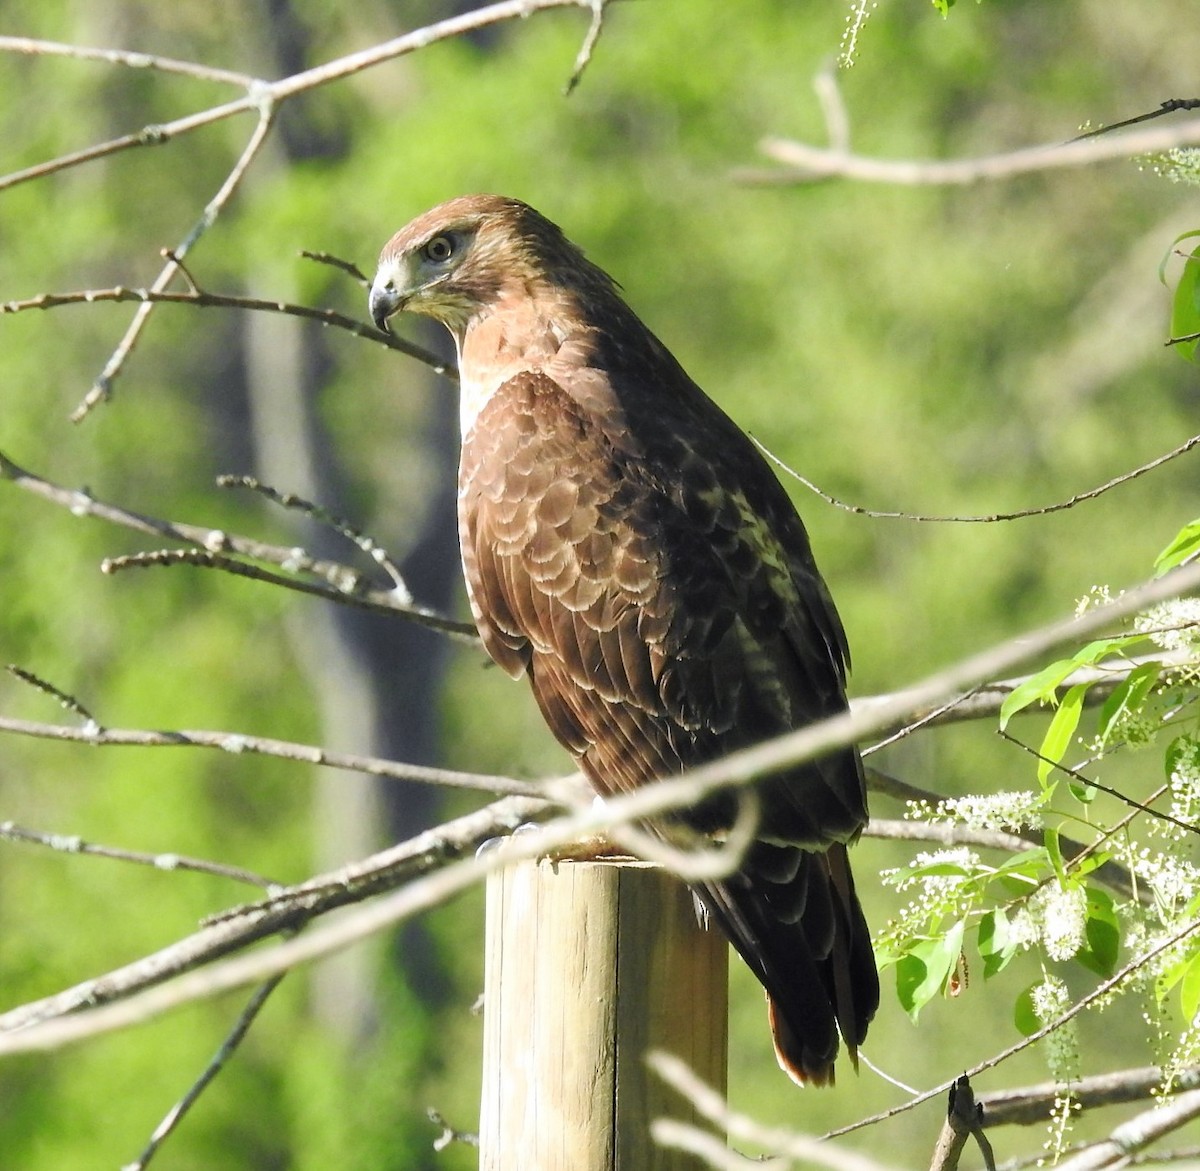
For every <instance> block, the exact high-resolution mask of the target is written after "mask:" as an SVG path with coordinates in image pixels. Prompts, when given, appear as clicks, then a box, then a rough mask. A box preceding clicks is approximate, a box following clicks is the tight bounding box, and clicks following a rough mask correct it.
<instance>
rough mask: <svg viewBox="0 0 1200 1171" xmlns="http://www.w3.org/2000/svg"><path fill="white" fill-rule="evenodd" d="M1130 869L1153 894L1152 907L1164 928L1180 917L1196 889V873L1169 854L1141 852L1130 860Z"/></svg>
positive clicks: (1198, 873)
mask: <svg viewBox="0 0 1200 1171" xmlns="http://www.w3.org/2000/svg"><path fill="white" fill-rule="evenodd" d="M1130 869H1131V870H1132V871H1133V872H1134V874H1135V875H1136V876H1137V877H1138V878H1140V879H1141V880H1142V881H1143V882H1146V883H1149V885H1150V889H1151V890H1152V891H1153V892H1154V903H1155V906H1156V908H1157V909H1158V914H1159V918H1160V919H1161V920H1162V922H1163V924H1164V926H1170V925H1172V924H1173V923H1174V922H1175V921H1176V919H1177V918H1178V917H1179V915H1181V914H1182V913H1184V911H1185V910H1186V908H1187V905H1188V903H1189V902H1190V901H1191V899H1192V896H1193V895H1195V893H1196V891H1197V890H1198V889H1200V870H1197V869H1196V867H1195V866H1193V865H1192V864H1191V863H1190V862H1186V861H1184V860H1183V859H1182V858H1176V857H1175V856H1174V855H1172V854H1158V853H1154V854H1152V853H1151V852H1150V851H1149V850H1148V849H1142V850H1140V851H1138V853H1136V854H1135V855H1134V856H1133V858H1132V859H1131V860H1130Z"/></svg>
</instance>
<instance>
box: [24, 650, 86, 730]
mask: <svg viewBox="0 0 1200 1171" xmlns="http://www.w3.org/2000/svg"><path fill="white" fill-rule="evenodd" d="M5 670H6V671H7V672H8V673H9V674H10V675H13V676H15V677H16V678H17V679H20V680H21V682H22V683H28V684H29V686H30V687H33V688H35V689H36V690H38V691H40V692H42V694H43V695H48V696H50V697H51V698H52V699H56V700H58V703H59V706H60V707H62V708H64V709H65V710H66V711H69V712H71V713H72V714H73V715H76V716H78V717H79V718H80V719H81V720H82V721H83V722H84V723H85V724H87V725H93V726H96V727H99V725H98V724H97V723H96V717H95V716H93V715H92V713H91V712H90V711H88V710H87V708H85V707H84V706H83V704H82V703H80V702H79V700H78V699H76V698H75V696H73V695H68V694H67V693H66V692H65V691H62V690H61V689H60V688H57V687H55V686H54V684H53V683H48V682H47V681H46V680H45V679H42V678H41V677H40V676H38V675H35V674H34V673H33V672H32V671H27V670H25V668H24V667H18V666H17V665H16V664H15V663H9V664H8V665H7V666H6V667H5Z"/></svg>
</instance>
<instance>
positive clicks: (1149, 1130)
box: [1059, 1090, 1200, 1171]
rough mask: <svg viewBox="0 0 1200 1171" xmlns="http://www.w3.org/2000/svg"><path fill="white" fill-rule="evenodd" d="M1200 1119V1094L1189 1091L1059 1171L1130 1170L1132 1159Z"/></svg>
mask: <svg viewBox="0 0 1200 1171" xmlns="http://www.w3.org/2000/svg"><path fill="white" fill-rule="evenodd" d="M1197 1118H1200V1090H1190V1091H1188V1093H1186V1094H1181V1095H1180V1096H1179V1097H1178V1098H1176V1099H1175V1101H1173V1102H1171V1103H1169V1104H1168V1105H1165V1106H1155V1107H1153V1108H1152V1109H1150V1110H1146V1111H1143V1112H1142V1113H1141V1114H1138V1115H1137V1116H1136V1117H1134V1118H1130V1119H1128V1120H1127V1121H1125V1122H1122V1123H1121V1125H1120V1126H1118V1127H1116V1128H1115V1129H1114V1130H1113V1132H1112V1134H1111V1135H1110V1136H1109V1137H1108V1139H1106V1140H1105V1141H1104V1142H1102V1143H1099V1144H1097V1145H1096V1146H1095V1147H1092V1148H1091V1149H1089V1150H1088V1151H1086V1152H1084V1153H1082V1154H1080V1155H1077V1156H1075V1157H1074V1158H1072V1159H1068V1160H1067V1161H1066V1162H1064V1163H1060V1164H1059V1169H1060V1171H1101V1169H1102V1168H1110V1167H1111V1168H1113V1169H1114V1171H1115V1169H1116V1168H1118V1167H1128V1166H1129V1165H1130V1161H1131V1157H1132V1156H1133V1155H1135V1154H1136V1153H1137V1152H1138V1151H1142V1150H1145V1148H1146V1147H1148V1146H1150V1144H1151V1143H1155V1142H1157V1141H1158V1140H1159V1139H1160V1138H1162V1137H1163V1136H1164V1135H1168V1134H1171V1133H1172V1132H1173V1131H1176V1130H1178V1129H1179V1128H1180V1127H1182V1126H1186V1125H1187V1124H1188V1123H1189V1122H1194V1121H1195V1120H1196V1119H1197Z"/></svg>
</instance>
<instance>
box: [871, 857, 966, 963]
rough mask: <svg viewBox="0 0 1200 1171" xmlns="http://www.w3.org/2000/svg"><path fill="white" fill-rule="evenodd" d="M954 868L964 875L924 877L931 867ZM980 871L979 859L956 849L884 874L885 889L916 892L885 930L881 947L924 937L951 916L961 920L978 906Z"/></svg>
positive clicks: (880, 937) (952, 874) (882, 933)
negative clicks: (976, 880) (976, 878)
mask: <svg viewBox="0 0 1200 1171" xmlns="http://www.w3.org/2000/svg"><path fill="white" fill-rule="evenodd" d="M930 866H936V867H939V868H940V867H952V868H953V869H954V870H955V871H961V873H949V874H945V873H943V874H921V873H917V872H918V871H921V870H923V869H925V868H927V867H930ZM978 867H979V855H977V854H976V853H975V852H974V851H973V850H968V849H967V848H966V847H963V846H960V847H957V848H955V849H948V850H935V851H933V852H932V853H926V852H922V853H920V854H918V855H917V856H916V857H915V858H913V860H912V861H911V862H910V863H909V864H908V865H907V866H900V867H897V868H894V869H889V870H884V871H882V872H881V873H880V875H879V877H880V878H881V879H882V880H883V883H884V885H885V886H890V887H892V888H893V889H895V890H898V891H909V890H915V891H916V894H915V896H914V898H913V899H912V901H911V902H910V903H909V904H908V905H907V906H905V907H903V908H901V910H900V912H899V913H898V914H897V915H895V916H894V917H893V918H892V919H891V920H890V921H889V922H888V923H887V925H886V926H885V927H884V929H883V931H882V932H881V933H880V935H879V938H878V940H877V944H878V943H881V942H886V941H888V940H902V939H905V938H906V937H908V936H911V935H915V934H921V933H923V932H924V931H927V930H928V929H929V924H930V923H931V922H937V921H938V920H940V919H942V918H943V917H945V916H948V915H956V916H959V917H961V915H962V914H963V913H964V911H965V909H966V907H967V906H968V905H970V904H971V903H973V902H974V900H975V897H976V896H975V894H974V892H973V890H972V887H971V883H972V881H973V879H974V876H975V874H976V872H977V870H978Z"/></svg>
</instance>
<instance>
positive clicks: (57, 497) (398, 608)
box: [0, 452, 478, 645]
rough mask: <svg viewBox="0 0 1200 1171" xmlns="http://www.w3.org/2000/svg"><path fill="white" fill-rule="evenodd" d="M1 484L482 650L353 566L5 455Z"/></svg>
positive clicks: (456, 627)
mask: <svg viewBox="0 0 1200 1171" xmlns="http://www.w3.org/2000/svg"><path fill="white" fill-rule="evenodd" d="M0 480H10V481H11V482H12V483H14V484H15V485H16V486H17V487H18V488H23V489H24V490H25V491H27V492H32V493H33V494H34V495H36V496H40V497H41V498H42V499H43V500H47V501H49V502H50V503H51V504H54V505H57V506H58V507H59V508H65V509H67V510H68V511H69V512H70V513H71V515H72V516H80V517H82V516H89V517H95V518H97V519H99V520H104V521H107V522H108V523H109V524H115V525H120V526H121V527H122V528H128V529H133V530H134V531H136V532H140V533H148V534H151V535H154V536H159V537H165V538H166V539H168V540H172V541H183V542H186V543H187V544H189V545H192V546H194V547H196V548H198V549H204V550H207V551H208V552H210V553H237V554H240V555H241V556H243V557H250V558H253V559H254V560H255V561H266V562H269V563H271V564H274V565H278V566H280V567H281V568H283V569H285V570H287V571H288V572H290V573H306V574H309V575H311V576H312V577H315V578H318V579H319V580H321V581H323V582H325V583H326V586H327V587H328V588H327V589H324V590H318V591H316V592H318V593H319V594H320V596H322V597H324V598H327V599H329V600H330V601H339V602H345V603H348V604H351V605H355V606H358V607H361V608H366V609H371V610H378V611H379V612H381V613H393V614H401V615H403V616H405V617H406V618H409V619H411V620H412V621H413V622H417V623H419V624H420V625H423V626H428V627H430V628H432V629H434V630H440V631H443V632H445V633H446V634H448V635H450V636H451V637H454V638H463V639H466V640H468V641H469V642H471V643H472V644H473V645H478V634H477V633H476V631H475V628H474V626H472V625H471V624H469V623H466V622H458V621H456V620H455V619H452V618H447V617H446V616H445V615H442V614H439V613H437V612H436V611H434V610H429V609H427V608H426V607H424V606H406V605H404V604H403V603H402V602H401V601H400V599H399V598H398V597H397V596H396V594H395V592H394V591H392V590H380V589H374V588H372V587H370V586H369V585H367V584H366V583H365V582H364V581H363V579H362V575H361V574H360V573H359V572H358V571H357V570H355V569H352V568H351V567H350V566H347V565H342V564H340V563H339V562H336V561H328V560H325V559H322V558H315V557H312V556H310V555H309V554H308V553H307V552H306V551H305V550H304V549H302V548H298V547H296V546H292V547H290V548H288V547H284V546H281V545H269V544H267V543H266V542H264V541H257V540H253V539H251V538H249V537H242V536H238V535H237V534H236V533H230V532H226V531H225V530H223V529H213V528H205V527H203V526H201V525H191V524H186V523H183V522H176V521H168V520H162V519H161V518H159V517H155V516H149V515H147V514H145V513H140V512H132V511H130V510H129V509H125V508H120V507H119V506H117V505H113V504H108V503H105V502H104V501H100V500H97V499H96V498H95V497H93V496H92V495H91V494H90V493H89V492H87V491H86V490H82V489H71V488H64V487H62V486H61V485H59V484H55V483H53V482H51V481H50V480H46V479H43V478H42V477H41V476H38V475H35V474H34V473H33V472H30V471H26V469H24V468H22V467H19V466H18V465H17V464H15V463H13V462H12V460H10V459H8V457H7V456H5V455H4V453H3V452H0ZM280 584H285V585H287V586H288V588H300V587H301V585H303V584H304V583H300V582H298V580H297V579H295V578H282V579H281V582H280ZM309 592H312V591H309Z"/></svg>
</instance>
